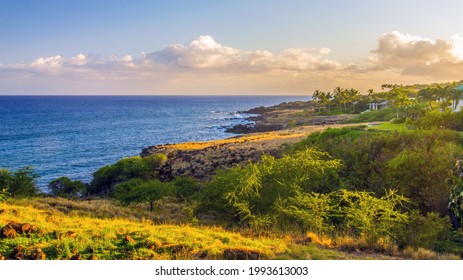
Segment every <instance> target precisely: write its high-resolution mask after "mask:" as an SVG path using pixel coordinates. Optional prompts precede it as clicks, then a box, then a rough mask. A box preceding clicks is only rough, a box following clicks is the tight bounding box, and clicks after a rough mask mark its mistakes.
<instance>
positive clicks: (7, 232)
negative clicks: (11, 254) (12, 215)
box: [0, 221, 37, 238]
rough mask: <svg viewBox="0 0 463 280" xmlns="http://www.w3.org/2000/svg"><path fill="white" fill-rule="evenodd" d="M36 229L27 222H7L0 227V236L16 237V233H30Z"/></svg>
mask: <svg viewBox="0 0 463 280" xmlns="http://www.w3.org/2000/svg"><path fill="white" fill-rule="evenodd" d="M36 231H37V227H35V226H32V225H31V224H29V223H23V224H22V223H17V222H13V221H11V222H9V223H8V224H7V225H6V226H4V227H3V228H2V229H0V236H3V237H6V238H16V237H17V236H18V234H30V233H34V232H36Z"/></svg>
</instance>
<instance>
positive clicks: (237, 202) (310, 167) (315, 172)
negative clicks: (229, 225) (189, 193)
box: [199, 149, 341, 227]
mask: <svg viewBox="0 0 463 280" xmlns="http://www.w3.org/2000/svg"><path fill="white" fill-rule="evenodd" d="M340 167H341V164H340V162H339V161H338V160H334V159H332V158H330V157H329V155H328V154H326V153H322V152H319V151H317V150H314V149H306V150H303V151H299V152H296V153H295V154H293V155H285V156H283V157H282V158H275V157H272V156H263V157H262V160H261V162H259V163H255V164H254V163H250V164H248V165H246V166H245V167H236V168H232V169H230V170H227V171H220V172H218V173H217V175H216V176H215V177H214V179H213V180H212V181H211V182H210V183H209V184H208V185H207V186H206V187H205V189H204V196H203V200H202V203H201V205H200V207H199V209H200V210H201V211H203V212H204V211H206V212H211V211H212V212H215V213H216V214H220V215H222V216H226V217H229V218H231V220H232V221H239V222H240V223H244V224H248V225H250V224H253V225H254V226H256V227H258V224H260V225H261V226H266V225H268V224H271V223H274V222H275V220H276V216H277V212H278V202H279V201H280V200H284V199H286V198H288V197H294V196H297V195H298V194H300V193H306V192H324V193H327V192H330V191H333V190H335V189H338V188H339V186H340V184H341V182H340V180H339V176H338V170H339V168H340Z"/></svg>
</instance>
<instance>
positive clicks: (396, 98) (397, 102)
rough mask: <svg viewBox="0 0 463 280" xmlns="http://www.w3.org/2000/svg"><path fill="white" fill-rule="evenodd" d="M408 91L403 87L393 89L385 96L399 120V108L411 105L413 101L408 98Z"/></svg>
mask: <svg viewBox="0 0 463 280" xmlns="http://www.w3.org/2000/svg"><path fill="white" fill-rule="evenodd" d="M408 93H409V92H408V90H407V89H405V88H404V87H394V88H392V89H391V90H390V91H389V92H388V95H387V99H388V101H391V102H392V104H394V106H395V107H396V113H397V118H399V108H402V107H405V106H409V105H411V104H413V100H411V99H410V98H409V97H408Z"/></svg>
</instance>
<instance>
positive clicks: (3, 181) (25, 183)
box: [0, 166, 39, 197]
mask: <svg viewBox="0 0 463 280" xmlns="http://www.w3.org/2000/svg"><path fill="white" fill-rule="evenodd" d="M38 177H39V175H38V174H37V173H36V172H35V171H34V169H33V168H32V167H31V166H27V167H24V168H21V169H18V170H16V171H15V172H13V173H12V172H11V171H9V170H8V169H0V189H2V190H3V189H6V192H8V193H9V194H11V196H12V197H31V196H34V195H37V194H38V193H39V189H38V187H37V186H36V185H35V179H36V178H38Z"/></svg>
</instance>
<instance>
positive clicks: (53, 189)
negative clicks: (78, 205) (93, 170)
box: [48, 177, 86, 197]
mask: <svg viewBox="0 0 463 280" xmlns="http://www.w3.org/2000/svg"><path fill="white" fill-rule="evenodd" d="M48 190H49V191H50V194H51V195H53V196H61V197H80V196H82V195H83V194H84V193H85V191H86V187H85V184H84V183H82V182H81V181H79V180H74V181H73V180H71V179H69V178H68V177H60V178H58V179H55V180H52V181H51V182H50V183H49V184H48Z"/></svg>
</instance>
